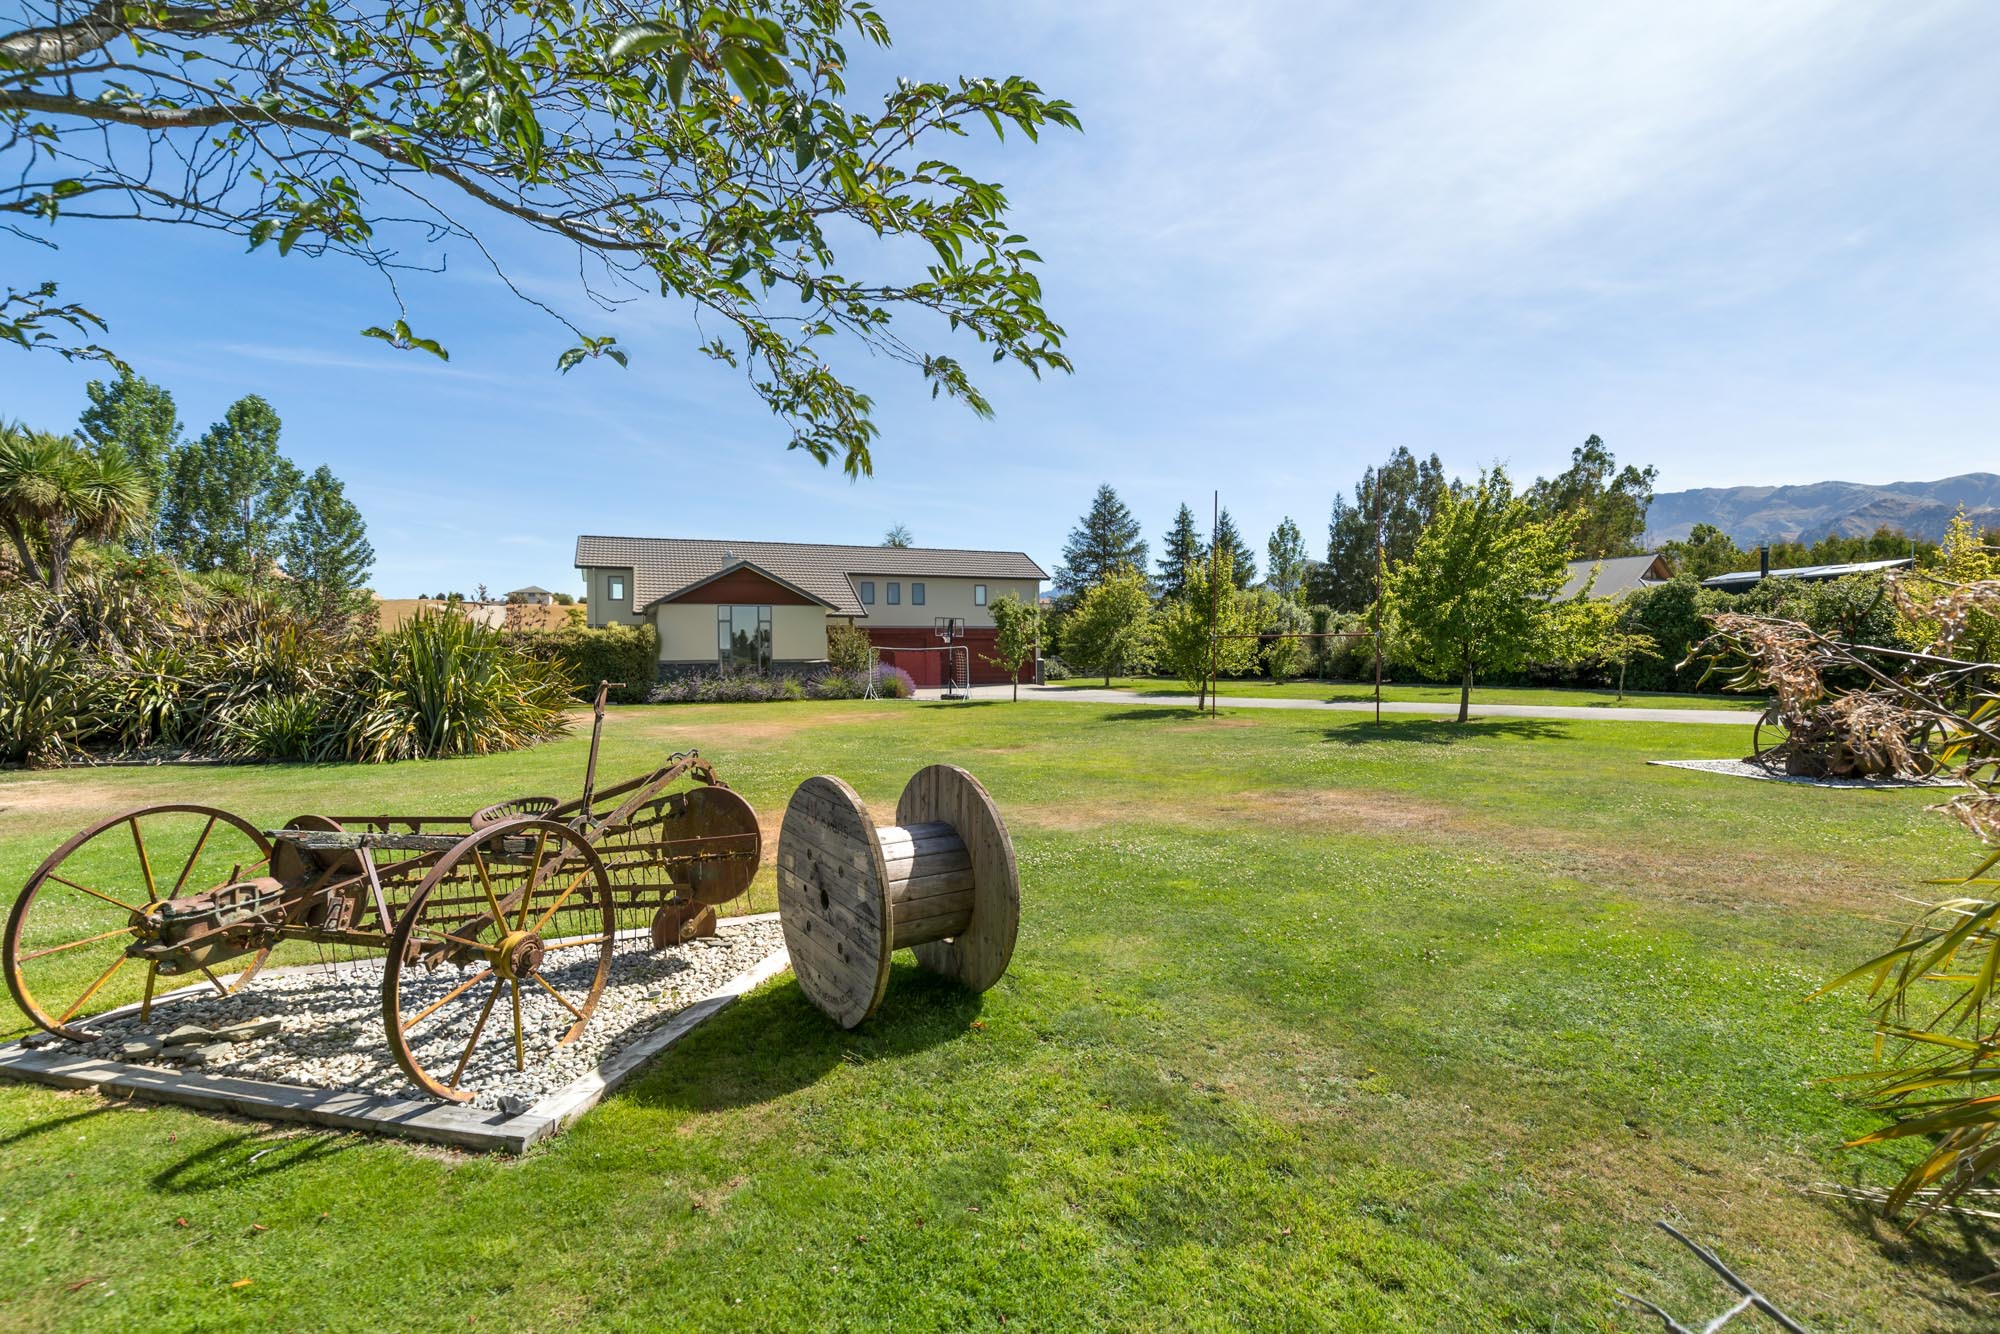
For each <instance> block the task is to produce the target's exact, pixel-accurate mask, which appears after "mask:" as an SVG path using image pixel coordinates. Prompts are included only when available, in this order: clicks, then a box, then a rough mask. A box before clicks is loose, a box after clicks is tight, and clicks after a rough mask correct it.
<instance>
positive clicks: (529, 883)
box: [382, 816, 617, 1102]
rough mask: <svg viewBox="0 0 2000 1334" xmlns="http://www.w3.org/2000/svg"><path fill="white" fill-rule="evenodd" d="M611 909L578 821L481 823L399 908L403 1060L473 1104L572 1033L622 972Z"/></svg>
mask: <svg viewBox="0 0 2000 1334" xmlns="http://www.w3.org/2000/svg"><path fill="white" fill-rule="evenodd" d="M613 914H614V904H613V902H612V898H611V884H610V880H609V879H608V877H607V876H606V875H605V872H604V864H603V862H602V861H600V860H599V858H598V855H597V852H596V850H595V849H594V848H592V847H591V846H590V844H589V843H588V842H586V841H585V840H584V838H583V836H582V835H581V834H578V833H577V832H576V831H575V830H573V829H570V828H569V827H568V826H567V825H564V824H561V823H559V822H557V821H554V820H541V819H536V818H534V817H532V816H528V817H522V818H520V819H514V820H505V821H502V822H501V823H499V824H495V825H491V826H489V827H487V828H485V829H481V830H477V831H475V832H474V833H473V834H471V835H470V836H469V837H467V838H465V839H464V840H463V841H461V842H460V843H459V844H458V845H457V846H456V847H454V848H453V849H452V850H451V851H450V852H447V853H445V854H444V856H443V857H441V858H440V859H439V860H438V863H437V865H436V866H434V867H432V868H431V872H430V874H429V875H427V876H425V877H424V881H423V883H422V884H421V885H419V886H418V887H417V890H416V893H414V894H413V895H411V897H410V901H409V903H408V904H407V905H406V906H405V907H404V908H403V910H402V912H401V913H400V914H399V915H398V916H397V919H396V929H395V931H394V933H393V934H392V935H391V937H390V940H389V958H388V963H387V965H386V967H385V968H384V970H383V977H382V1022H383V1025H384V1027H385V1029H386V1030H387V1033H388V1038H389V1050H390V1051H391V1053H393V1054H394V1056H395V1058H396V1064H398V1065H400V1066H401V1067H402V1068H403V1073H405V1074H407V1075H408V1076H409V1077H410V1078H411V1079H413V1080H415V1081H416V1083H417V1085H418V1087H420V1088H422V1089H423V1090H424V1091H425V1092H427V1093H430V1094H432V1095H433V1096H435V1097H439V1098H448V1099H450V1100H451V1101H453V1102H465V1101H467V1100H469V1099H470V1098H471V1097H472V1096H473V1094H472V1090H473V1089H474V1088H476V1087H477V1086H478V1084H479V1082H481V1081H482V1080H484V1079H486V1078H490V1077H491V1076H492V1075H494V1074H496V1073H499V1072H501V1071H503V1070H506V1069H514V1070H523V1069H526V1068H527V1063H528V1061H529V1059H530V1058H531V1057H532V1056H534V1055H535V1054H536V1053H537V1052H538V1051H546V1050H547V1049H548V1048H550V1047H553V1046H560V1045H562V1044H565V1043H569V1042H573V1041H575V1040H576V1038H577V1037H578V1036H579V1035H580V1034H581V1033H582V1032H583V1030H584V1026H585V1025H586V1024H588V1023H589V1022H590V1015H591V1011H592V1010H594V1009H595V1008H596V1007H597V998H598V997H599V996H600V995H602V994H603V991H604V984H605V982H606V981H607V980H608V979H609V978H610V976H611V955H612V950H613V948H614V946H615V944H616V936H617V924H616V920H615V918H614V915H613ZM496 1011H497V1013H496Z"/></svg>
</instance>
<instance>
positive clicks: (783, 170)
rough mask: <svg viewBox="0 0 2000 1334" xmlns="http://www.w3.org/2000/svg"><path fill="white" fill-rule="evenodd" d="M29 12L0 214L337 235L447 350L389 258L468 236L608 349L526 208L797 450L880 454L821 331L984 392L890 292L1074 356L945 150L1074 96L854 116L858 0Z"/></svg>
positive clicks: (879, 26)
mask: <svg viewBox="0 0 2000 1334" xmlns="http://www.w3.org/2000/svg"><path fill="white" fill-rule="evenodd" d="M18 11H19V13H20V14H21V16H22V17H21V20H20V22H21V24H22V26H20V27H19V28H17V29H15V30H14V31H11V32H0V168H4V171H0V181H4V184H0V226H7V227H9V229H10V230H12V231H13V232H14V233H15V234H16V235H20V236H30V235H32V234H33V233H31V231H30V228H31V227H33V226H36V225H38V224H51V223H55V222H57V221H60V220H63V219H79V218H90V219H106V220H137V221H148V222H163V223H176V224H186V225H192V226H197V227H204V228H211V229H215V230H219V231H222V232H225V233H228V234H231V235H236V236H240V237H244V238H246V239H247V240H248V241H249V243H250V245H251V247H252V248H253V249H254V248H257V247H262V246H267V245H268V246H273V247H275V248H276V250H277V251H278V253H280V254H291V253H299V254H306V255H328V254H331V255H340V256H346V257H349V258H352V259H356V260H358V261H360V262H361V263H362V264H364V265H366V266H368V267H370V268H372V269H374V270H376V271H377V272H378V273H379V274H381V275H382V277H383V278H384V279H385V280H386V281H387V287H386V293H385V295H386V299H387V300H388V301H389V302H391V303H393V306H394V309H395V312H396V314H395V318H393V319H392V320H388V321H385V323H386V324H387V326H388V327H386V328H373V329H369V330H365V331H364V332H365V333H367V334H369V335H371V336H374V337H378V338H381V339H383V340H384V341H386V342H389V343H390V344H391V345H393V346H395V347H398V348H401V349H405V350H421V351H425V352H429V353H432V354H435V355H437V356H444V355H446V352H445V349H444V348H442V347H440V346H439V345H438V344H437V343H436V342H435V341H434V340H432V339H428V338H425V337H423V336H422V335H421V334H420V333H419V332H417V331H415V330H413V329H412V327H411V324H410V320H411V318H412V316H411V313H410V311H409V309H408V307H407V305H406V303H405V301H404V298H403V294H402V291H401V288H400V287H399V285H398V283H397V275H398V272H399V271H401V270H407V269H411V268H416V267H421V266H422V265H423V261H419V260H418V259H416V258H414V257H413V256H415V255H419V254H424V253H427V252H432V251H435V250H437V249H438V247H439V246H440V245H441V244H444V245H448V244H449V243H452V242H458V243H460V244H461V246H462V247H463V249H465V250H469V251H471V252H472V253H473V254H475V255H476V256H478V257H479V259H480V261H481V262H483V263H487V264H490V265H491V266H492V267H493V269H494V271H495V272H496V273H497V274H498V275H499V277H500V278H501V279H502V280H503V281H504V282H506V283H507V284H508V285H509V287H510V288H511V289H512V290H513V291H514V292H515V294H516V295H517V296H519V297H521V299H522V300H523V301H525V302H527V303H529V304H530V305H534V306H536V307H538V308H540V309H541V310H542V311H543V312H544V313H546V314H547V315H548V316H550V317H551V318H552V319H554V320H555V321H556V322H557V323H558V324H560V325H562V326H564V327H565V328H566V329H567V331H568V339H570V340H573V342H572V345H571V346H570V347H569V348H568V349H567V350H566V351H564V352H563V353H562V354H561V355H560V357H559V358H558V359H557V364H558V366H559V368H560V369H562V370H564V371H567V370H569V369H571V368H572V367H574V366H576V365H578V364H580V363H581V362H583V361H585V360H593V359H599V358H609V359H611V360H614V361H617V362H619V363H621V364H622V363H623V362H624V361H625V355H626V354H625V352H624V351H623V350H622V349H621V348H619V347H618V346H617V345H616V340H615V339H614V338H612V337H611V336H609V335H606V334H603V333H601V332H599V333H594V334H593V333H592V332H590V331H589V330H587V329H586V328H584V327H583V326H582V325H580V324H579V323H577V322H576V321H575V320H574V319H572V318H571V317H570V316H568V315H566V314H564V313H563V312H562V311H561V310H559V309H558V308H557V307H556V306H553V305H550V304H548V303H545V302H543V301H541V300H539V299H537V298H535V297H533V296H530V295H528V293H527V291H526V289H525V287H523V286H519V285H516V283H515V280H514V279H513V277H511V276H510V275H509V274H508V273H507V272H506V271H505V270H504V269H503V268H502V266H501V265H500V263H499V261H498V259H497V258H496V251H497V249H498V245H499V242H500V240H501V233H503V232H504V231H506V230H507V229H509V228H514V229H526V230H527V231H528V232H531V233H535V234H539V235H540V236H542V237H545V238H553V239H554V240H556V241H559V242H563V243H567V244H568V245H571V246H573V247H574V248H575V249H576V251H577V252H578V258H579V261H580V263H579V264H578V266H577V267H578V270H579V276H580V281H581V284H582V290H581V291H580V293H579V295H580V296H581V297H583V298H584V299H585V301H586V302H588V301H594V302H596V303H597V304H598V305H600V306H604V305H607V304H609V303H610V302H613V301H617V300H623V299H629V298H631V297H632V296H635V295H650V294H652V293H658V294H659V295H660V296H662V297H665V298H669V299H673V300H678V301H684V302H687V303H689V304H690V305H692V306H693V308H694V311H695V314H696V317H697V321H698V323H702V324H703V325H704V328H703V336H704V337H706V338H707V342H706V343H705V344H704V346H703V350H704V351H705V352H706V353H708V355H710V356H712V357H714V358H716V359H718V360H720V361H723V362H725V363H727V364H729V365H731V366H735V367H737V368H739V369H741V370H742V371H743V372H744V374H745V375H746V377H747V379H748V380H749V383H750V386H751V388H752V390H753V391H754V392H755V393H757V394H758V395H759V396H761V397H762V398H763V400H764V401H765V402H766V403H767V404H768V405H769V406H770V408H771V410H772V412H774V413H775V414H777V415H778V416H779V417H780V418H781V419H782V420H783V421H784V422H785V423H786V424H787V426H788V427H789V428H790V431H791V445H792V447H793V448H799V449H804V450H806V451H807V452H808V453H810V454H811V455H812V456H813V457H814V458H816V459H818V460H819V461H820V462H822V463H825V462H828V461H831V460H834V459H838V460H840V461H841V463H842V465H843V466H844V467H845V469H846V470H847V471H848V472H849V473H851V474H861V473H866V472H868V471H869V468H870V465H869V454H868V449H869V442H870V440H871V439H872V438H873V437H874V435H875V427H874V425H873V423H872V422H871V420H870V408H871V404H870V401H869V399H868V397H867V395H865V394H863V393H861V392H860V391H859V390H858V389H856V388H855V387H854V386H853V385H852V384H850V383H848V382H847V381H846V380H845V379H843V378H842V377H841V376H840V375H839V374H837V373H836V372H835V371H834V369H833V368H832V365H831V363H830V360H829V357H828V354H827V349H828V343H829V340H832V339H835V338H837V337H838V336H840V335H847V336H849V337H851V338H853V339H855V340H858V342H859V343H860V344H861V345H863V346H865V347H866V348H867V349H868V350H869V351H870V352H872V353H874V354H876V355H881V356H886V357H889V358H891V359H893V360H896V361H899V362H902V363H904V364H906V365H908V366H910V367H913V368H914V369H916V370H917V371H918V373H919V374H920V375H921V376H922V377H923V379H924V380H926V381H928V382H929V384H930V386H931V392H932V394H933V396H937V395H940V394H942V395H944V396H947V397H951V398H955V399H958V400H960V401H962V402H964V403H966V404H968V405H969V406H970V407H971V408H972V409H973V410H974V411H976V412H978V413H980V414H982V415H985V414H987V413H989V412H990V408H989V407H988V404H987V401H986V399H985V398H984V397H983V396H982V395H981V393H980V391H979V390H978V389H977V388H976V387H975V385H974V384H973V382H972V379H971V378H970V376H969V375H968V374H967V373H966V371H965V369H964V368H963V367H962V366H961V365H960V363H959V362H958V361H957V360H956V359H955V358H953V357H951V356H948V355H944V354H942V353H939V352H936V351H931V350H926V349H925V348H924V347H920V346H919V345H918V343H917V342H914V341H912V338H913V337H914V336H913V335H910V334H909V333H908V332H907V329H906V328H905V327H904V326H900V325H898V324H897V323H896V317H897V316H898V315H899V314H902V313H905V312H917V311H923V312H928V313H930V314H931V315H933V316H935V317H936V321H937V325H936V327H937V329H938V331H939V332H942V329H944V328H949V329H951V330H959V329H963V330H966V331H969V332H970V333H971V334H972V335H973V337H974V338H976V339H977V340H978V341H979V342H981V343H982V344H984V345H986V347H987V348H988V349H989V350H990V352H991V354H992V358H993V360H995V361H1011V362H1014V363H1017V364H1019V365H1021V366H1024V367H1026V368H1027V369H1028V370H1030V371H1032V372H1034V373H1035V374H1036V375H1039V374H1040V373H1041V372H1042V371H1043V370H1044V369H1055V370H1064V371H1066V370H1068V369H1069V368H1070V363H1069V359H1068V357H1067V356H1066V355H1065V354H1064V353H1063V351H1062V340H1063V331H1062V329H1061V327H1060V326H1058V325H1057V324H1056V323H1055V322H1054V321H1053V320H1052V319H1050V317H1049V315H1048V314H1047V313H1046V312H1045V311H1044V310H1043V308H1042V291H1041V285H1040V283H1039V281H1038V280H1037V278H1036V276H1035V272H1034V266H1035V265H1037V264H1038V263H1039V262H1040V257H1039V256H1038V255H1036V254H1035V252H1034V251H1033V250H1031V249H1030V248H1029V247H1028V244H1027V242H1026V239H1025V238H1024V237H1022V236H1020V235H1019V234H1018V233H1016V232H1015V231H1014V229H1013V227H1012V226H1011V224H1010V223H1009V221H1008V216H1007V212H1008V204H1007V199H1006V196H1005V194H1004V192H1003V191H1002V189H1001V187H1000V186H999V185H998V184H996V183H994V182H992V181H987V180H982V179H980V178H978V177H976V176H974V175H972V174H970V173H968V172H965V171H962V170H960V169H959V168H957V167H954V166H952V165H951V164H950V163H948V162H945V161H943V160H941V159H939V158H938V157H937V151H938V150H937V148H936V146H935V145H936V144H937V141H939V140H941V139H946V138H950V137H956V136H960V135H963V134H964V133H965V132H966V131H967V130H968V128H973V127H978V126H981V125H984V126H986V127H988V128H990V129H991V130H992V131H993V132H994V133H995V134H996V135H1004V133H1005V132H1006V131H1008V130H1010V129H1011V130H1015V131H1018V132H1020V133H1021V134H1023V135H1025V136H1026V137H1027V138H1029V139H1030V140H1033V139H1035V138H1036V137H1037V136H1038V135H1039V133H1040V132H1041V130H1042V129H1044V128H1045V127H1047V126H1049V125H1059V126H1064V127H1068V128H1071V129H1075V128H1079V126H1078V122H1077V119H1076V116H1075V114H1074V112H1073V111H1072V109H1071V108H1070V106H1069V105H1068V104H1067V103H1065V102H1062V101H1060V100H1056V99H1052V98H1049V97H1046V96H1045V95H1044V94H1043V93H1042V91H1041V90H1040V89H1039V88H1038V87H1036V85H1035V84H1033V83H1031V82H1029V81H1028V80H1026V79H1022V78H1017V77H1007V78H959V79H955V80H952V81H950V82H943V81H933V80H909V79H904V80H899V81H898V82H897V84H896V86H895V87H894V88H893V89H891V90H889V91H888V92H887V93H886V94H885V95H884V96H883V97H882V98H881V99H880V102H879V104H878V105H876V106H875V107H873V108H864V107H861V106H860V105H859V102H860V101H861V100H862V99H859V98H857V107H856V108H855V109H852V110H850V109H848V108H847V107H846V106H844V105H843V104H842V99H843V98H844V97H846V96H847V95H848V93H849V89H848V86H847V82H846V79H847V75H846V71H847V68H848V65H849V58H848V54H847V51H846V49H845V46H844V45H843V43H844V42H845V41H846V40H849V39H859V40H860V41H862V42H864V43H868V44H871V45H876V46H885V45H887V44H888V41H889V31H888V27H887V25H886V24H885V23H884V22H883V20H882V19H881V17H880V16H879V15H878V14H877V13H876V12H875V10H874V8H873V7H872V6H871V5H869V4H867V3H865V2H864V0H722V2H721V3H716V4H705V5H700V6H696V5H684V4H655V5H651V6H645V7H639V6H628V5H625V4H623V3H619V2H618V0H554V2H553V3H549V4H543V5H532V6H530V5H520V4H498V3H476V2H475V3H453V4H448V5H447V4H431V3H409V2H408V0H386V3H384V4H381V5H373V6H364V7H360V8H355V7H352V6H349V5H346V4H343V3H339V0H297V2H296V3H291V2H287V3H277V2H276V0H247V2H246V3H241V4H237V3H233V0H214V2H212V3H199V2H197V3H168V2H167V0H135V2H131V3H121V2H120V0H103V3H98V4H92V5H86V6H77V5H71V4H68V3H65V0H24V3H23V4H21V5H20V6H19V7H18ZM9 220H11V221H9ZM869 236H873V237H875V238H909V239H910V240H914V241H916V242H919V243H920V245H921V246H922V247H923V249H924V250H927V251H928V253H929V254H930V255H931V256H932V259H931V260H930V262H929V263H927V264H924V265H923V266H922V267H921V269H920V270H919V269H917V266H914V265H911V266H909V267H908V268H907V269H905V268H902V267H901V266H890V270H892V271H890V270H885V271H884V272H882V273H879V274H870V275H868V276H865V277H864V276H860V275H858V274H854V273H850V272H847V271H844V266H842V265H840V264H839V263H838V262H837V260H836V244H838V245H839V246H840V247H841V248H843V249H845V248H846V247H847V245H848V243H849V242H850V241H858V240H860V239H862V238H865V237H869ZM883 253H885V254H890V255H895V256H897V257H898V258H899V259H900V257H901V256H903V255H904V254H905V253H907V251H906V249H905V248H903V247H893V246H892V247H886V248H884V251H883ZM416 318H417V322H418V323H419V324H421V323H422V319H421V316H418V317H416ZM708 322H713V324H714V325H715V326H716V328H715V331H714V333H713V336H710V331H709V330H708V328H707V327H706V325H707V323H708ZM99 324H101V321H98V319H97V317H96V316H95V315H92V314H91V313H90V312H89V311H88V310H84V309H82V308H81V307H77V306H58V305H56V304H55V293H54V290H53V288H52V287H49V286H46V285H45V286H44V287H40V288H36V289H33V290H32V291H16V290H15V289H12V288H10V289H8V295H7V300H6V301H5V302H4V303H0V337H5V338H9V339H12V340H13V341H15V342H17V343H20V344H22V345H23V346H52V347H55V348H57V349H58V350H61V351H64V352H65V353H66V354H70V355H96V354H100V353H101V351H102V350H101V349H95V348H94V347H88V346H85V347H79V346H76V345H75V340H74V339H73V338H71V337H70V336H69V335H72V334H74V335H76V336H78V337H81V336H85V335H87V334H88V333H89V332H90V331H91V330H92V329H93V328H94V327H97V326H98V325H99ZM926 332H927V333H928V332H929V331H928V330H927V331H926Z"/></svg>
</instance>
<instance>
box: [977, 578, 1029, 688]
mask: <svg viewBox="0 0 2000 1334" xmlns="http://www.w3.org/2000/svg"><path fill="white" fill-rule="evenodd" d="M988 610H990V611H991V612H992V613H993V627H994V635H993V653H992V655H991V656H990V657H988V658H987V659H986V660H987V661H988V662H990V663H992V664H993V665H994V666H996V667H1005V668H1006V669H1007V675H1008V679H1009V680H1011V681H1013V683H1014V698H1015V699H1016V700H1019V699H1020V698H1021V668H1022V666H1023V665H1024V664H1026V663H1028V662H1031V661H1033V660H1034V656H1035V649H1036V647H1037V646H1038V645H1040V644H1041V642H1042V608H1041V604H1040V603H1038V602H1023V601H1022V600H1021V597H1020V595H1019V594H1018V593H1009V594H1008V595H1007V596H1005V597H1003V598H1001V599H1000V600H999V601H997V602H995V603H994V604H993V605H992V606H991V607H990V608H988Z"/></svg>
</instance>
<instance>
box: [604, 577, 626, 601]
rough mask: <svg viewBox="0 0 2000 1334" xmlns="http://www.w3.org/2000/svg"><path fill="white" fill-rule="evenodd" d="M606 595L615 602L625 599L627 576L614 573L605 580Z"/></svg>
mask: <svg viewBox="0 0 2000 1334" xmlns="http://www.w3.org/2000/svg"><path fill="white" fill-rule="evenodd" d="M604 596H605V597H607V598H610V599H611V600H612V601H613V602H623V601H624V600H625V576H623V575H620V574H614V575H612V576H611V577H610V578H609V579H607V580H605V581H604Z"/></svg>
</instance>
